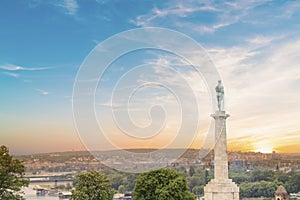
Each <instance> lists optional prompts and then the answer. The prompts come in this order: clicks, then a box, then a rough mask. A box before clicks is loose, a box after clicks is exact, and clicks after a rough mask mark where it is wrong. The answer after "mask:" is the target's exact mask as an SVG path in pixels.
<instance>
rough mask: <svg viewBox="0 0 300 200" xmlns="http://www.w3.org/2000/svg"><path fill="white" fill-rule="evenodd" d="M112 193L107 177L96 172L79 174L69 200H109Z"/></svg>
mask: <svg viewBox="0 0 300 200" xmlns="http://www.w3.org/2000/svg"><path fill="white" fill-rule="evenodd" d="M113 194H114V191H113V189H111V186H110V182H109V180H108V179H107V177H106V176H105V175H103V174H101V173H100V172H98V171H88V172H83V173H80V174H78V175H77V176H76V178H75V190H73V191H72V196H71V200H83V199H88V200H111V199H112V198H113Z"/></svg>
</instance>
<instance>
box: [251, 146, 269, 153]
mask: <svg viewBox="0 0 300 200" xmlns="http://www.w3.org/2000/svg"><path fill="white" fill-rule="evenodd" d="M255 151H256V152H260V153H272V152H273V149H272V148H268V147H263V148H259V149H256V150H255Z"/></svg>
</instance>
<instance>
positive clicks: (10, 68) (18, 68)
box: [0, 64, 51, 71]
mask: <svg viewBox="0 0 300 200" xmlns="http://www.w3.org/2000/svg"><path fill="white" fill-rule="evenodd" d="M0 69H3V70H8V71H36V70H46V69H51V68H50V67H23V66H19V65H12V64H8V65H0Z"/></svg>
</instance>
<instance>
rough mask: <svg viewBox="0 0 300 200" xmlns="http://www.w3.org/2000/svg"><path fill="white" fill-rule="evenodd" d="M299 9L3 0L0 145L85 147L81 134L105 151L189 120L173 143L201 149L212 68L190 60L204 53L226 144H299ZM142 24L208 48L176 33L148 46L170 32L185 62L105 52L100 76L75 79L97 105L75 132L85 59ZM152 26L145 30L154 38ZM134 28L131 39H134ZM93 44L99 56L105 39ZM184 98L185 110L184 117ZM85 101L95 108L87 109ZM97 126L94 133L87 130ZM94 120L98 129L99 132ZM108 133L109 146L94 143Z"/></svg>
mask: <svg viewBox="0 0 300 200" xmlns="http://www.w3.org/2000/svg"><path fill="white" fill-rule="evenodd" d="M66 2H72V3H66ZM299 8H300V1H272V2H270V1H265V0H262V1H233V2H231V1H230V2H226V1H216V2H215V1H203V2H201V1H184V0H179V1H171V0H167V1H155V2H154V1H140V0H132V1H127V0H124V1H114V0H112V1H110V0H109V1H107V0H97V1H96V0H95V1H91V2H90V1H78V0H72V1H31V0H24V1H5V3H3V5H1V6H0V24H1V30H0V35H1V37H0V44H1V48H0V91H1V98H0V141H1V144H4V145H7V146H8V147H9V148H10V150H11V152H12V153H13V154H28V153H37V152H56V151H77V150H87V149H89V148H88V147H87V146H86V143H90V144H92V145H94V146H95V148H100V149H101V150H108V149H109V148H110V147H111V146H115V147H117V148H165V147H166V146H167V145H168V144H169V143H170V142H172V141H173V140H174V138H176V137H177V136H178V134H179V131H180V130H181V128H182V127H184V128H185V129H183V130H184V131H183V132H182V133H181V137H180V138H179V140H178V141H181V142H177V143H176V144H174V145H173V146H172V147H173V148H196V149H198V148H201V147H202V146H201V145H202V144H203V141H205V140H206V135H207V132H208V130H209V127H210V125H211V122H212V118H211V117H210V114H212V113H213V112H214V111H215V109H216V107H214V108H213V105H212V101H211V99H212V98H216V96H215V94H214V93H213V92H214V91H213V92H211V91H209V90H208V86H207V85H208V82H209V81H211V80H210V78H212V77H214V76H210V77H209V78H207V80H206V79H205V78H204V76H203V74H204V73H202V74H201V73H198V72H199V71H200V72H201V70H203V66H206V64H207V63H208V62H203V63H204V64H203V66H202V65H200V66H193V65H192V64H191V62H190V61H191V60H192V61H198V62H199V63H201V62H200V61H202V60H203V58H209V60H211V63H213V65H214V66H215V69H216V71H217V72H218V74H219V75H220V77H221V79H222V83H223V85H224V90H225V98H224V101H225V109H226V112H227V113H229V114H230V117H229V118H228V119H227V134H228V137H227V138H228V149H229V150H234V151H255V152H261V153H272V151H276V152H280V153H285V152H288V153H295V152H296V153H299V152H300V145H299V144H300V118H299V116H300V103H299V102H300V92H299V91H300V81H299V80H300V67H299V63H300V56H299V55H300V34H299V33H300V26H299V20H300V9H299ZM147 27H161V28H166V29H170V30H174V31H175V32H178V33H180V34H182V35H184V36H185V37H188V38H191V39H192V40H193V41H195V42H197V44H198V45H197V46H199V47H200V46H201V48H203V52H202V51H201V52H202V53H205V56H201V54H200V53H199V52H200V51H198V50H195V49H194V48H192V45H191V46H189V45H188V43H186V42H184V41H183V40H181V39H179V38H175V39H173V40H171V41H169V39H170V38H169V37H168V36H169V35H162V37H159V38H158V39H157V40H155V39H152V40H149V41H151V45H148V46H149V48H150V47H152V46H155V47H157V46H158V47H160V46H161V45H162V42H169V43H170V44H172V45H170V46H171V47H174V48H175V47H177V48H178V49H185V51H184V53H186V55H192V56H190V57H191V58H190V60H187V57H186V56H183V55H177V54H176V52H171V51H170V52H169V51H167V50H162V49H159V48H158V49H154V48H153V49H149V48H148V49H138V50H134V51H130V52H128V53H126V54H124V55H123V54H122V56H119V57H117V58H115V57H113V56H112V57H113V58H115V60H109V61H107V62H108V63H109V65H108V66H107V68H106V70H104V71H103V74H101V76H100V75H99V74H96V73H88V74H89V75H90V77H89V79H82V80H77V81H78V82H79V83H82V84H83V85H86V86H90V85H91V84H92V83H93V84H95V86H96V88H93V87H90V88H88V90H86V91H84V92H82V94H83V96H84V95H86V96H90V97H92V98H91V99H92V101H90V102H91V103H92V104H93V105H91V106H90V107H87V108H88V109H90V110H88V109H87V108H86V107H82V108H81V111H83V112H82V113H83V114H82V115H81V116H80V117H81V119H80V120H81V121H80V122H82V124H83V125H84V126H85V128H86V129H85V130H84V131H82V130H80V129H79V128H78V126H77V125H78V124H76V123H77V122H76V120H74V116H75V114H74V103H76V102H78V101H80V100H82V99H80V98H78V99H77V98H76V97H74V96H73V94H74V93H73V91H74V85H75V80H76V77H78V76H77V75H78V74H77V73H78V72H79V71H80V69H81V66H82V65H83V63H84V62H85V61H86V58H87V57H88V55H89V54H90V52H91V51H92V50H93V49H96V48H97V47H99V45H100V44H102V43H103V42H104V41H109V38H111V37H113V36H114V35H115V34H118V33H120V32H125V31H126V32H128V30H131V29H137V28H138V29H139V28H147ZM149 35H150V34H149ZM149 35H148V36H147V34H145V35H142V36H143V37H142V38H145V40H146V41H147V42H149V41H148V40H147V39H148V38H149ZM137 36H139V35H138V34H136V35H134V34H133V36H132V38H133V39H131V41H132V42H140V41H135V39H137V38H138V37H137ZM124 38H126V37H123V39H124ZM107 39H108V40H107ZM118 39H120V41H123V40H121V39H122V37H119V38H118ZM120 41H118V40H117V41H115V42H113V43H111V46H112V47H114V48H115V51H108V54H105V55H106V56H105V57H101V56H100V58H104V60H105V59H108V58H109V55H110V53H115V52H118V51H119V50H120V51H121V50H122V49H125V48H127V47H128V46H130V44H131V43H128V44H127V43H126V44H124V45H123V46H119V44H120ZM141 43H142V42H141ZM138 44H140V43H138ZM142 44H144V43H142ZM133 46H134V45H133ZM98 50H99V49H98ZM100 50H101V51H98V52H100V55H104V52H106V51H105V50H106V49H100ZM88 63H90V62H88ZM91 63H92V64H91V66H94V67H95V69H98V68H99V69H100V67H102V65H101V64H99V63H97V62H94V63H93V62H91ZM97 64H98V65H101V66H98V65H97ZM143 67H144V68H143ZM195 68H196V69H198V70H199V71H197V70H195ZM141 69H143V70H141ZM211 69H212V68H209V70H208V74H210V70H211ZM83 71H84V70H83ZM96 71H97V70H96ZM212 71H213V70H212ZM202 72H204V71H202ZM97 73H100V71H97ZM96 75H97V76H96ZM98 75H99V76H98ZM216 84H217V83H216ZM116 86H118V87H116ZM183 86H186V87H183ZM128 88H130V89H131V90H130V89H128ZM129 90H130V91H129ZM126 95H127V96H126ZM128 96H130V98H127V97H128ZM113 97H114V98H115V99H114V100H115V101H113V100H112V99H113ZM192 100H193V101H192ZM185 108H188V110H189V111H190V112H186V113H185V114H186V115H185V116H184V117H183V116H182V113H184V112H183V111H184V109H185ZM87 110H88V111H90V113H93V116H90V115H85V111H87ZM117 118H118V120H119V121H118V120H117ZM127 118H128V119H130V120H132V121H130V120H128V121H125V119H127ZM100 122H101V123H100ZM116 122H118V123H116ZM99 124H100V125H99ZM92 125H93V126H94V127H96V128H98V129H99V131H98V132H97V131H94V132H93V130H90V128H91V127H92ZM149 125H150V126H149ZM151 125H153V127H151ZM193 125H194V126H193ZM148 126H149V127H150V128H149V129H147V128H148ZM156 126H157V127H156ZM158 126H159V127H158ZM99 127H100V128H99ZM120 127H121V128H120ZM191 127H193V128H191ZM100 129H101V130H103V132H105V133H104V136H103V135H101V137H100V136H99V137H98V134H99V132H100ZM195 129H197V130H196V131H197V132H195V134H194V132H193V131H195ZM151 131H153V132H151ZM89 136H91V137H89ZM194 136H195V137H194ZM209 137H213V136H212V135H209ZM85 139H88V141H85ZM104 139H107V140H110V142H111V144H110V145H107V146H101V145H99V143H100V144H101V141H103V140H104ZM147 139H148V140H147ZM97 142H99V143H97ZM187 144H190V146H189V145H187Z"/></svg>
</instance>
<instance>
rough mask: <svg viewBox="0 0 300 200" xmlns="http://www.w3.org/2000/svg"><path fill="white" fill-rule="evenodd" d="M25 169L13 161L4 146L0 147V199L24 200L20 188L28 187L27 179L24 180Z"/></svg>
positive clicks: (16, 160)
mask: <svg viewBox="0 0 300 200" xmlns="http://www.w3.org/2000/svg"><path fill="white" fill-rule="evenodd" d="M24 173H25V167H24V165H23V164H22V162H21V161H20V160H18V159H14V158H13V157H12V156H11V155H10V154H9V150H8V148H7V147H6V146H1V147H0V199H2V200H19V199H24V198H23V197H22V196H21V195H20V194H21V188H22V187H23V186H28V184H29V181H28V179H25V178H24Z"/></svg>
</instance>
